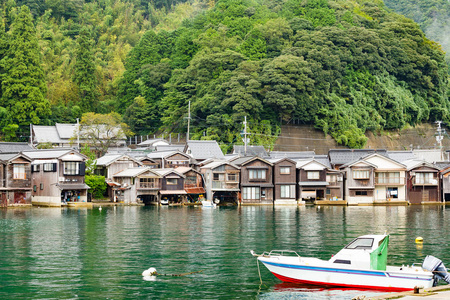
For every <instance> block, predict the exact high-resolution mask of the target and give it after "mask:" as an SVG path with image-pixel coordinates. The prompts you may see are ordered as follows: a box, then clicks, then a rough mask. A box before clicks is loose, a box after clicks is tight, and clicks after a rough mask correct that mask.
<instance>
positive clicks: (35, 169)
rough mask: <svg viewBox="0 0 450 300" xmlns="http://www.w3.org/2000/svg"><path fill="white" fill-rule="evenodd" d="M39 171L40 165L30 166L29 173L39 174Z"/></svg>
mask: <svg viewBox="0 0 450 300" xmlns="http://www.w3.org/2000/svg"><path fill="white" fill-rule="evenodd" d="M40 170H41V165H31V172H33V173H34V172H39V171H40Z"/></svg>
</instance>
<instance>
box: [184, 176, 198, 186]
mask: <svg viewBox="0 0 450 300" xmlns="http://www.w3.org/2000/svg"><path fill="white" fill-rule="evenodd" d="M184 185H195V186H196V185H197V177H196V176H186V179H185V180H184Z"/></svg>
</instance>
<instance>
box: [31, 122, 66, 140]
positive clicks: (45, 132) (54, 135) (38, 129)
mask: <svg viewBox="0 0 450 300" xmlns="http://www.w3.org/2000/svg"><path fill="white" fill-rule="evenodd" d="M33 140H34V141H35V142H37V143H39V144H42V143H56V144H61V143H64V142H68V140H66V141H63V140H62V139H61V138H60V137H59V134H58V130H56V126H40V125H33Z"/></svg>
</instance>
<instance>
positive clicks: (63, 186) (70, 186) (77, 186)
mask: <svg viewBox="0 0 450 300" xmlns="http://www.w3.org/2000/svg"><path fill="white" fill-rule="evenodd" d="M57 186H58V188H59V189H60V190H88V189H90V187H89V186H88V185H87V184H86V183H59V184H57Z"/></svg>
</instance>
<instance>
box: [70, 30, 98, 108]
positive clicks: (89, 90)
mask: <svg viewBox="0 0 450 300" xmlns="http://www.w3.org/2000/svg"><path fill="white" fill-rule="evenodd" d="M92 44H93V43H92V40H91V39H90V34H89V31H88V29H87V28H86V27H83V28H82V29H81V31H80V35H79V36H78V38H77V51H76V61H75V71H74V75H73V81H74V82H75V84H76V85H77V86H78V94H79V97H80V107H81V108H82V110H83V111H84V112H89V111H96V108H97V102H98V92H97V82H96V81H97V80H96V77H95V63H94V56H93V54H92Z"/></svg>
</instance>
